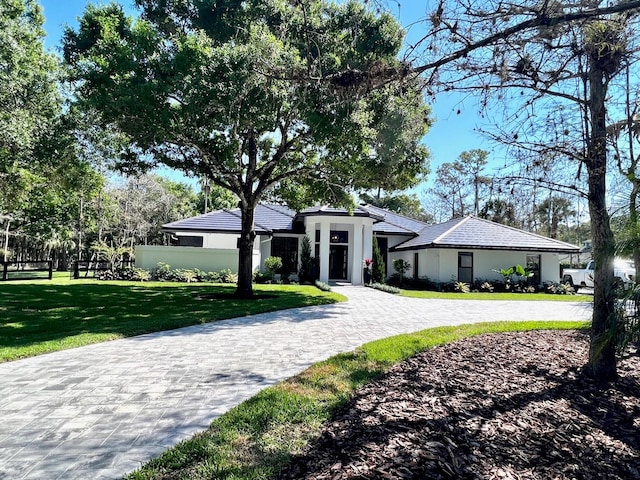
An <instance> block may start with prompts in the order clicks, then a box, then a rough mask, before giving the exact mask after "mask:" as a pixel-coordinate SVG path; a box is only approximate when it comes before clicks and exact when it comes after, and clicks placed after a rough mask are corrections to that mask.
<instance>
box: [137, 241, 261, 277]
mask: <svg viewBox="0 0 640 480" xmlns="http://www.w3.org/2000/svg"><path fill="white" fill-rule="evenodd" d="M135 254H136V267H138V268H144V269H146V270H153V269H154V268H156V266H157V265H158V263H159V262H163V263H167V264H169V265H171V267H172V268H199V269H200V270H202V271H204V272H219V271H220V270H224V269H227V268H228V269H229V270H231V271H233V272H237V271H238V249H237V248H233V249H223V248H199V247H164V246H158V245H139V246H137V247H136V251H135ZM259 264H260V252H259V251H258V250H254V251H253V268H254V269H256V268H257V267H258V265H259Z"/></svg>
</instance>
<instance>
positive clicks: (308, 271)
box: [298, 235, 313, 283]
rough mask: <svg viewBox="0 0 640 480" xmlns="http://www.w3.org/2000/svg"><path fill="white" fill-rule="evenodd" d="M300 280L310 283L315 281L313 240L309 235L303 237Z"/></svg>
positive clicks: (299, 271)
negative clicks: (312, 252)
mask: <svg viewBox="0 0 640 480" xmlns="http://www.w3.org/2000/svg"><path fill="white" fill-rule="evenodd" d="M298 280H299V281H300V283H310V282H312V281H313V257H312V256H311V240H310V239H309V236H308V235H305V236H304V238H303V239H302V248H301V251H300V269H299V270H298Z"/></svg>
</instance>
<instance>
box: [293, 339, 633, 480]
mask: <svg viewBox="0 0 640 480" xmlns="http://www.w3.org/2000/svg"><path fill="white" fill-rule="evenodd" d="M587 351H588V337H587V336H586V335H585V334H584V333H581V332H575V331H538V332H527V333H505V334H497V335H482V336H479V337H474V338H469V339H466V340H464V341H460V342H456V343H452V344H449V345H445V346H441V347H436V348H433V349H431V350H429V351H427V352H424V353H422V354H420V355H417V356H415V357H413V358H411V359H409V360H407V361H405V362H403V363H401V364H399V365H396V366H395V367H394V368H393V369H392V370H391V371H390V372H389V373H388V374H387V375H385V376H384V377H383V378H382V379H380V380H379V381H376V382H374V383H372V384H369V385H367V386H366V387H364V388H363V389H361V390H360V391H359V392H358V394H357V396H356V397H355V398H354V399H353V400H352V401H351V402H349V403H348V404H347V405H346V406H345V407H344V408H343V409H341V410H340V411H339V412H337V414H336V415H335V416H334V418H333V421H332V422H331V423H329V424H328V425H327V426H326V427H325V430H324V431H323V434H322V436H321V438H320V439H319V441H318V442H315V443H314V444H312V445H310V447H309V449H308V451H307V454H306V455H303V456H301V457H298V458H296V459H294V461H293V463H292V464H291V466H290V468H289V469H288V470H287V471H285V472H283V474H282V475H281V478H282V479H294V478H295V479H307V480H321V479H322V480H324V479H331V480H337V479H494V478H495V479H594V480H595V479H598V480H599V479H625V480H627V479H640V356H638V355H637V354H634V355H630V356H629V357H627V358H625V359H623V360H622V361H621V362H620V363H619V367H618V373H619V374H620V380H619V381H617V382H615V383H612V384H610V385H608V386H605V387H602V386H599V385H597V384H595V383H594V382H593V381H591V380H589V379H586V378H585V377H584V376H583V375H582V373H581V368H582V366H583V365H584V363H585V361H586V357H587ZM634 353H637V352H634Z"/></svg>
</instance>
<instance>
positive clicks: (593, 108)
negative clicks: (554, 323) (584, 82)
mask: <svg viewBox="0 0 640 480" xmlns="http://www.w3.org/2000/svg"><path fill="white" fill-rule="evenodd" d="M589 87H590V94H589V95H590V97H589V109H590V117H591V135H590V138H589V141H588V143H587V162H586V163H587V172H588V177H589V180H588V181H589V212H590V214H591V238H592V242H593V243H592V245H593V259H594V261H595V271H594V289H593V293H594V295H593V322H592V327H591V343H590V347H589V360H588V363H587V365H586V368H585V371H586V373H587V374H588V375H589V376H592V377H593V378H595V379H597V380H601V381H605V382H607V381H613V380H615V379H616V378H617V371H616V356H615V338H614V336H613V332H614V330H615V327H616V322H617V318H616V312H615V301H616V294H615V293H616V292H615V284H614V277H613V260H614V256H615V241H614V238H613V232H612V231H611V226H610V224H609V215H608V213H607V208H606V207H607V205H606V197H605V194H606V169H607V152H606V122H605V119H606V109H605V97H606V93H607V88H606V84H605V81H604V74H603V72H602V71H601V70H600V69H598V68H596V67H594V66H591V68H590V72H589Z"/></svg>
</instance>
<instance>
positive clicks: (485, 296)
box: [400, 290, 593, 302]
mask: <svg viewBox="0 0 640 480" xmlns="http://www.w3.org/2000/svg"><path fill="white" fill-rule="evenodd" d="M400 295H402V296H403V297H412V298H440V299H443V298H448V299H454V300H511V301H513V300H524V301H531V302H541V301H547V302H549V301H551V302H593V295H552V294H549V293H508V292H494V293H488V292H469V293H460V292H432V291H427V290H400Z"/></svg>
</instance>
